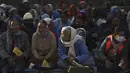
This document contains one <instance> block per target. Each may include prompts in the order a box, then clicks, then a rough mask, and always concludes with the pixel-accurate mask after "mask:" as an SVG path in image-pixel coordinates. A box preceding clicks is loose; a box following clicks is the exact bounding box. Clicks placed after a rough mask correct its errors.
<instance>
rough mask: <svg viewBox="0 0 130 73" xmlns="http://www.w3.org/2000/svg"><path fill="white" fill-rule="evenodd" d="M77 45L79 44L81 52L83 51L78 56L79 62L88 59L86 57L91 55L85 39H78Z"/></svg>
mask: <svg viewBox="0 0 130 73" xmlns="http://www.w3.org/2000/svg"><path fill="white" fill-rule="evenodd" d="M76 45H78V46H79V47H78V48H79V52H80V53H81V55H79V56H77V57H76V58H77V60H78V62H79V63H81V64H82V63H84V62H85V61H86V59H88V58H89V57H90V53H89V51H88V47H87V46H86V44H85V42H84V41H83V40H78V43H77V44H76Z"/></svg>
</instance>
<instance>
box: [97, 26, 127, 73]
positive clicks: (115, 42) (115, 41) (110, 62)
mask: <svg viewBox="0 0 130 73" xmlns="http://www.w3.org/2000/svg"><path fill="white" fill-rule="evenodd" d="M127 52H128V42H127V40H126V38H125V35H124V29H123V27H117V28H116V29H115V33H114V34H112V35H109V36H107V37H106V39H105V40H104V42H103V43H102V44H101V46H100V49H99V54H100V56H101V60H103V61H104V62H105V67H106V70H105V71H106V72H105V73H107V72H108V73H115V72H119V71H121V70H122V69H124V68H126V67H127V65H128V64H127V63H128V61H127V59H128V58H127V57H128V56H127V55H128V53H127Z"/></svg>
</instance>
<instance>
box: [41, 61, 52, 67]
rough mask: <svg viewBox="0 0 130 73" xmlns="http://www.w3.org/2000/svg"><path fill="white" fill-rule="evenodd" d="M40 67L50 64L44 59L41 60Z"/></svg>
mask: <svg viewBox="0 0 130 73" xmlns="http://www.w3.org/2000/svg"><path fill="white" fill-rule="evenodd" d="M41 67H50V65H49V63H48V62H47V61H46V60H43V63H42V65H41Z"/></svg>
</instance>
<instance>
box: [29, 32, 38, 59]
mask: <svg viewBox="0 0 130 73" xmlns="http://www.w3.org/2000/svg"><path fill="white" fill-rule="evenodd" d="M36 48H37V47H36V34H35V33H34V34H33V36H32V47H31V51H32V54H33V56H34V57H35V58H37V59H38V58H39V55H38V52H37V50H36Z"/></svg>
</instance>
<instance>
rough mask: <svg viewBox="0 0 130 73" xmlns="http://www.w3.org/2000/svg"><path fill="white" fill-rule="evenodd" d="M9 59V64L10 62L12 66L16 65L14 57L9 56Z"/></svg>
mask: <svg viewBox="0 0 130 73" xmlns="http://www.w3.org/2000/svg"><path fill="white" fill-rule="evenodd" d="M7 61H8V64H9V65H10V66H14V65H15V62H14V59H13V58H11V57H9V58H7Z"/></svg>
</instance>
